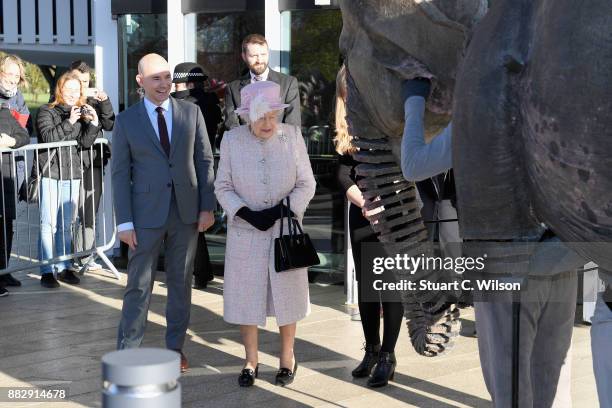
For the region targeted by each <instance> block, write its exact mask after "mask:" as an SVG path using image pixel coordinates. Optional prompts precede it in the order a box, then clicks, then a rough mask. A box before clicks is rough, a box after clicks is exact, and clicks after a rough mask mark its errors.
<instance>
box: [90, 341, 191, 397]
mask: <svg viewBox="0 0 612 408" xmlns="http://www.w3.org/2000/svg"><path fill="white" fill-rule="evenodd" d="M180 375H181V370H180V355H179V354H178V353H176V352H174V351H172V350H166V349H157V348H139V349H125V350H119V351H113V352H111V353H108V354H106V355H104V356H103V357H102V380H103V390H102V406H103V407H104V408H141V407H142V408H179V407H180V406H181V384H180V383H179V382H178V378H179V377H180Z"/></svg>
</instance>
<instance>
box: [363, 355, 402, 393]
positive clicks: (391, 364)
mask: <svg viewBox="0 0 612 408" xmlns="http://www.w3.org/2000/svg"><path fill="white" fill-rule="evenodd" d="M396 365H397V361H396V360H395V354H394V353H388V352H386V351H381V352H380V353H379V355H378V363H376V368H374V372H373V373H372V376H371V377H370V379H369V380H368V386H369V387H373V388H377V387H384V386H385V385H387V384H388V383H389V381H390V380H391V381H393V375H394V374H395V366H396Z"/></svg>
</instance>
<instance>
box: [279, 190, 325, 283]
mask: <svg viewBox="0 0 612 408" xmlns="http://www.w3.org/2000/svg"><path fill="white" fill-rule="evenodd" d="M285 218H286V219H287V227H288V229H289V235H283V224H284V223H285V222H284V221H285ZM320 263H321V261H320V260H319V255H318V254H317V250H316V249H315V247H314V245H312V241H310V237H309V236H308V234H304V231H302V227H301V226H300V223H299V222H298V220H296V219H295V218H293V217H292V216H291V206H290V202H289V197H287V211H286V214H285V210H284V209H283V207H281V228H280V236H279V237H278V238H276V239H274V268H275V269H276V272H284V271H288V270H291V269H297V268H307V267H309V266H314V265H319V264H320Z"/></svg>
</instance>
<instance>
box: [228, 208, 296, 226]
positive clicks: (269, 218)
mask: <svg viewBox="0 0 612 408" xmlns="http://www.w3.org/2000/svg"><path fill="white" fill-rule="evenodd" d="M281 208H282V210H283V213H284V214H285V216H286V214H287V207H286V206H285V205H284V204H277V205H275V206H274V207H272V208H267V209H265V210H261V211H253V210H251V209H250V208H248V207H242V208H241V209H239V210H238V211H236V215H237V216H238V217H240V218H242V219H243V220H245V221H246V222H248V223H249V224H251V225H252V226H254V227H255V228H257V229H258V230H260V231H267V230H269V229H270V228H271V227H272V226H273V225H274V223H275V222H276V220H278V219H280V217H281ZM291 216H292V217H294V216H295V214H293V211H291Z"/></svg>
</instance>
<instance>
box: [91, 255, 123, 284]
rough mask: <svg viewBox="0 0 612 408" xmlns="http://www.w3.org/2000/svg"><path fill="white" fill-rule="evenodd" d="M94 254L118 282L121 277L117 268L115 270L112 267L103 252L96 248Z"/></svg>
mask: <svg viewBox="0 0 612 408" xmlns="http://www.w3.org/2000/svg"><path fill="white" fill-rule="evenodd" d="M96 253H97V254H98V257H99V258H100V259H101V260H102V262H104V265H106V266H107V268H108V270H110V271H111V272H112V273H113V275H115V278H117V280H120V279H121V275H120V274H119V271H118V270H117V268H115V265H113V263H112V262H111V261H110V259H108V257H107V256H106V254H105V253H104V251H103V250H102V249H100V248H97V249H96Z"/></svg>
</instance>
